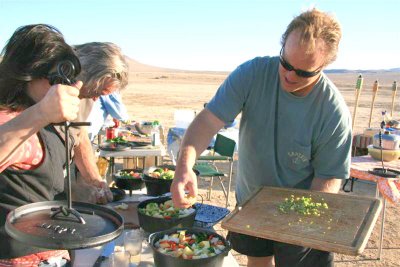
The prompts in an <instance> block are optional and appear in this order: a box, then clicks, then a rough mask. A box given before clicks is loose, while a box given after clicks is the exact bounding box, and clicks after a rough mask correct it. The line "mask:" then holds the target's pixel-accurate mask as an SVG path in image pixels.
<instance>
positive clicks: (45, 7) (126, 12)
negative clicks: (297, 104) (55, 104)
mask: <svg viewBox="0 0 400 267" xmlns="http://www.w3.org/2000/svg"><path fill="white" fill-rule="evenodd" d="M311 7H316V8H318V9H320V10H323V11H326V12H330V13H332V14H334V15H335V16H336V17H337V19H338V20H339V22H340V24H341V26H342V31H343V36H342V41H341V44H340V47H339V54H338V58H337V60H336V62H334V63H333V64H331V65H330V66H328V68H329V69H342V68H344V69H364V70H365V69H388V68H398V67H400V1H399V0H364V1H361V0H319V1H316V0H314V1H308V0H174V1H173V0H107V1H102V0H79V1H78V0H47V1H45V0H0V48H1V49H2V48H3V47H4V45H5V44H6V42H7V41H8V39H9V38H10V37H11V35H12V34H13V32H14V31H15V30H16V29H17V28H18V27H20V26H23V25H27V24H33V23H47V24H51V25H53V26H55V27H56V28H58V29H59V30H60V31H61V32H62V33H63V35H64V37H65V39H66V41H67V42H68V43H69V44H81V43H85V42H92V41H104V42H105V41H107V42H113V43H116V44H117V45H119V46H120V47H121V49H122V51H123V53H124V54H125V55H127V56H128V57H130V58H132V59H134V60H136V61H139V62H140V63H144V64H147V65H153V66H158V67H167V68H174V69H183V70H210V71H232V70H234V69H235V68H236V67H237V66H238V65H239V64H241V63H243V62H245V61H247V60H249V59H252V58H254V57H257V56H275V55H278V54H279V50H280V46H281V45H280V39H281V36H282V34H283V32H284V31H285V30H286V27H287V25H288V24H289V22H290V21H291V20H292V19H293V17H295V16H297V15H298V14H299V13H301V12H302V11H305V10H307V9H309V8H311Z"/></svg>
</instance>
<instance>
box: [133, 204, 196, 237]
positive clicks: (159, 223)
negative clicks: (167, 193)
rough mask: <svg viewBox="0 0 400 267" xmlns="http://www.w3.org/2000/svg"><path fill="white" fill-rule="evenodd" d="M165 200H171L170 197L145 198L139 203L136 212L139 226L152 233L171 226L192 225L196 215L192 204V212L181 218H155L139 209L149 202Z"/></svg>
mask: <svg viewBox="0 0 400 267" xmlns="http://www.w3.org/2000/svg"><path fill="white" fill-rule="evenodd" d="M167 200H171V197H159V198H154V199H147V200H144V201H142V202H140V203H139V205H138V207H137V213H138V218H139V224H140V227H141V228H142V229H143V230H145V231H146V232H148V233H154V232H158V231H163V230H168V229H171V228H182V227H192V226H193V224H194V220H195V217H196V207H195V206H193V207H192V208H193V209H194V212H192V213H190V214H189V215H187V216H185V217H182V218H171V219H164V218H156V217H153V216H149V215H146V214H143V213H142V212H140V211H139V209H143V208H146V205H147V204H149V203H157V204H160V203H164V202H165V201H167Z"/></svg>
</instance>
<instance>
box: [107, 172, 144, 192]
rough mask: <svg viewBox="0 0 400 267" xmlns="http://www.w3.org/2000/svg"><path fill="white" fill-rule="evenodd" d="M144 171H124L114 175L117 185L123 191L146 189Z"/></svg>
mask: <svg viewBox="0 0 400 267" xmlns="http://www.w3.org/2000/svg"><path fill="white" fill-rule="evenodd" d="M142 176H143V170H142V169H122V170H119V171H118V172H116V173H115V174H114V181H115V185H116V186H117V187H118V188H120V189H123V190H129V192H130V193H131V191H132V190H140V189H142V188H144V182H143V180H142Z"/></svg>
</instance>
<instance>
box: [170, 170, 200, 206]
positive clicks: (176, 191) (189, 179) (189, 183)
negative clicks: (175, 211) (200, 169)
mask: <svg viewBox="0 0 400 267" xmlns="http://www.w3.org/2000/svg"><path fill="white" fill-rule="evenodd" d="M185 190H186V191H188V196H189V197H185ZM171 193H172V201H173V202H174V206H175V207H177V208H187V207H190V206H192V205H193V201H192V200H191V197H196V196H197V176H196V174H195V173H194V172H193V170H192V169H190V168H187V169H177V170H175V177H174V180H173V181H172V185H171Z"/></svg>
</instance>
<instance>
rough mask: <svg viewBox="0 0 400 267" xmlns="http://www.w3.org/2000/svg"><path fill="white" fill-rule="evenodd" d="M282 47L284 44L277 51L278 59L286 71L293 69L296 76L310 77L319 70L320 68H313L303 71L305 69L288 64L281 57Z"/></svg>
mask: <svg viewBox="0 0 400 267" xmlns="http://www.w3.org/2000/svg"><path fill="white" fill-rule="evenodd" d="M283 48H284V46H282V48H281V52H280V53H279V61H280V62H281V65H282V67H283V68H284V69H285V70H287V71H294V72H295V73H296V75H297V76H299V77H303V78H310V77H314V76H315V75H317V74H318V73H320V72H321V68H322V67H321V68H319V69H317V70H315V71H305V70H299V69H295V68H294V67H293V66H292V65H290V63H289V62H287V61H286V60H285V59H284V58H283Z"/></svg>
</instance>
